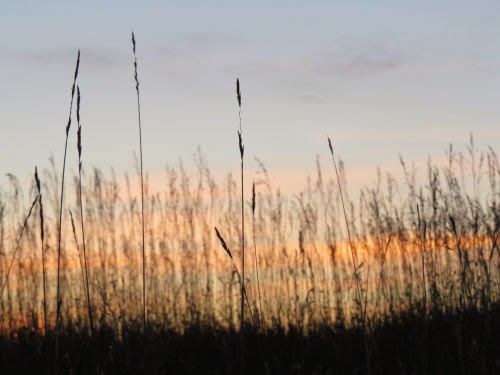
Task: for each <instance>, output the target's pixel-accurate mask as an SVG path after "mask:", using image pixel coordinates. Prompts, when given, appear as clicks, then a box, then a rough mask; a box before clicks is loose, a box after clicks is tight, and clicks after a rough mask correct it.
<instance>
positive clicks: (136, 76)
mask: <svg viewBox="0 0 500 375" xmlns="http://www.w3.org/2000/svg"><path fill="white" fill-rule="evenodd" d="M132 49H133V51H134V79H135V91H136V93H137V114H138V121H139V159H140V170H141V223H142V325H143V330H144V331H146V245H145V229H144V225H145V224H144V174H143V169H142V126H141V101H140V96H139V78H138V75H137V57H136V55H135V35H134V32H132Z"/></svg>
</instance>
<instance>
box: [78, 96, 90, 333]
mask: <svg viewBox="0 0 500 375" xmlns="http://www.w3.org/2000/svg"><path fill="white" fill-rule="evenodd" d="M76 91H77V100H76V119H77V123H78V132H77V144H76V145H77V150H78V205H79V208H80V229H81V235H82V250H83V264H84V270H85V292H86V293H85V294H86V297H87V309H88V314H89V323H90V332H91V334H92V335H93V334H94V319H93V316H92V304H91V302H90V283H89V268H88V262H87V246H86V244H85V225H84V219H83V200H82V125H81V123H80V87H79V86H77V90H76Z"/></svg>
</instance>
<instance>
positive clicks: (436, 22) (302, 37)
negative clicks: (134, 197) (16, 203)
mask: <svg viewBox="0 0 500 375" xmlns="http://www.w3.org/2000/svg"><path fill="white" fill-rule="evenodd" d="M271 3H272V4H271ZM499 16H500V3H498V2H496V1H474V2H472V1H467V2H462V1H420V2H409V1H308V2H306V1H274V2H264V1H253V2H245V3H243V2H235V1H231V2H230V1H213V2H202V1H199V2H194V1H191V2H190V1H142V2H137V1H135V2H132V1H119V2H118V1H109V2H106V3H104V2H101V1H86V2H80V3H76V2H68V1H64V2H63V1H47V2H43V3H41V2H39V1H11V2H2V3H1V4H0V34H1V35H2V38H1V39H0V61H1V66H0V82H2V89H1V90H0V124H1V126H2V136H1V137H0V174H1V175H2V177H0V181H3V180H2V179H3V175H5V173H14V174H16V175H18V176H19V177H22V178H23V177H25V178H28V177H29V176H30V174H31V173H32V170H33V168H34V165H35V164H37V165H39V166H40V167H42V168H43V167H45V166H47V165H48V158H49V156H50V155H51V153H52V154H53V155H54V157H55V159H56V163H57V165H60V163H61V162H62V153H63V146H64V135H65V134H64V128H65V124H66V119H67V112H68V107H69V99H70V95H69V94H70V91H69V90H70V88H71V83H72V74H73V71H74V65H75V60H76V53H77V50H78V48H80V49H81V53H82V57H81V67H80V77H79V84H80V88H81V91H82V112H81V114H82V122H83V125H82V126H83V135H84V140H83V142H84V163H85V165H86V166H90V165H96V166H99V167H101V168H103V169H105V170H109V168H110V167H114V168H115V169H116V170H117V171H118V173H120V171H123V170H125V169H128V170H131V169H132V168H133V152H136V151H137V149H138V139H137V135H138V130H137V123H136V116H137V112H136V107H135V91H134V83H133V75H132V74H133V72H132V61H133V60H132V53H131V43H130V31H131V30H132V29H133V30H134V31H135V34H136V39H137V43H138V45H137V53H138V59H139V78H140V81H141V101H142V103H141V105H142V116H143V142H144V165H145V168H146V170H148V171H149V172H150V173H152V174H161V173H162V171H163V170H164V167H165V165H166V164H170V165H172V164H175V163H177V161H178V160H179V159H182V160H183V161H184V162H185V164H186V166H187V167H188V168H189V167H190V166H192V165H193V163H192V155H193V154H194V153H195V152H196V149H197V147H198V146H200V147H201V149H202V151H203V154H204V155H205V157H206V158H207V160H208V163H209V166H211V168H212V169H213V170H214V171H215V172H216V173H225V172H227V171H229V170H235V169H237V168H238V166H239V164H238V149H237V138H236V130H237V121H238V112H237V103H236V97H235V80H236V77H239V78H240V80H241V85H242V96H243V112H242V117H243V132H244V141H245V144H246V154H247V160H248V163H247V165H248V168H249V172H250V173H251V171H252V170H255V167H256V163H255V162H253V158H254V157H258V158H260V159H261V160H262V161H263V162H264V163H265V164H266V166H267V167H268V169H269V171H270V173H271V175H272V176H274V177H275V179H276V181H277V183H278V184H279V182H280V181H281V182H286V183H289V184H292V183H294V181H303V182H304V183H305V176H306V175H307V174H308V173H311V174H313V173H314V163H315V158H316V155H318V154H319V155H320V158H321V160H322V162H323V164H326V163H328V153H327V151H328V148H327V143H326V135H327V134H329V135H330V137H331V138H332V140H333V141H334V146H335V149H336V150H337V152H338V154H339V155H340V156H341V157H342V159H343V160H344V161H345V162H346V166H347V168H348V171H349V173H350V177H351V178H352V180H353V181H354V182H355V183H370V182H371V181H372V180H373V179H374V178H375V168H376V167H377V166H378V165H380V166H381V167H383V168H388V169H391V168H395V167H396V166H397V163H398V154H400V153H401V154H402V155H403V156H404V157H405V158H406V159H408V160H410V161H412V160H413V161H423V160H425V159H426V158H427V156H428V155H431V156H432V157H433V158H435V159H439V158H442V157H443V156H444V150H445V149H446V148H447V146H448V144H449V143H450V142H453V143H454V144H455V145H456V146H457V147H458V148H461V147H462V146H463V145H464V144H466V143H467V142H468V136H469V133H471V132H472V133H473V134H474V136H475V140H476V143H477V144H478V146H479V147H485V146H486V145H491V146H492V147H493V148H494V149H495V150H497V151H498V145H500V130H499V129H500V127H499V125H500V106H499V105H498V102H499V100H498V98H499V95H498V93H499V92H500V40H499V39H500V38H499V35H500V25H499V24H498V22H497V20H498V17H499ZM75 129H76V128H74V129H73V132H72V133H71V138H70V153H71V152H73V153H72V154H71V155H70V170H75V169H76V163H74V158H73V157H74V154H75V153H76V152H75V149H74V147H73V146H74V144H75V142H76V140H75V138H76V137H75V132H74V131H75ZM71 147H73V149H72V148H71ZM71 158H73V159H71ZM370 171H373V172H370ZM293 176H295V177H293ZM294 178H296V180H294Z"/></svg>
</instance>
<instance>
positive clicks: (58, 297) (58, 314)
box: [55, 50, 80, 373]
mask: <svg viewBox="0 0 500 375" xmlns="http://www.w3.org/2000/svg"><path fill="white" fill-rule="evenodd" d="M79 67H80V50H78V57H77V59H76V68H75V74H74V77H73V87H72V88H71V103H70V106H69V115H68V123H67V125H66V141H65V143H64V158H63V169H62V180H61V200H60V202H59V222H58V236H57V292H56V304H57V305H56V350H55V365H56V368H55V372H56V373H57V357H58V350H59V329H60V324H61V303H62V301H61V239H62V238H61V236H62V213H63V203H64V176H65V172H66V154H67V151H68V137H69V129H70V127H71V114H72V111H73V99H74V97H75V88H76V79H77V78H78V68H79Z"/></svg>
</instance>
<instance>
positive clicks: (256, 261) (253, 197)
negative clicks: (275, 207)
mask: <svg viewBox="0 0 500 375" xmlns="http://www.w3.org/2000/svg"><path fill="white" fill-rule="evenodd" d="M255 205H256V204H255V182H254V183H253V184H252V206H251V207H252V235H253V250H254V260H255V274H256V276H257V296H258V298H259V324H260V327H261V328H262V324H263V315H262V314H263V312H262V298H261V294H260V280H259V258H258V256H257V244H256V240H255Z"/></svg>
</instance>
